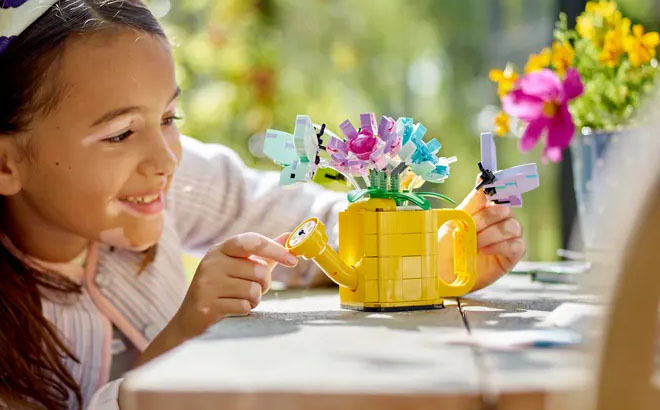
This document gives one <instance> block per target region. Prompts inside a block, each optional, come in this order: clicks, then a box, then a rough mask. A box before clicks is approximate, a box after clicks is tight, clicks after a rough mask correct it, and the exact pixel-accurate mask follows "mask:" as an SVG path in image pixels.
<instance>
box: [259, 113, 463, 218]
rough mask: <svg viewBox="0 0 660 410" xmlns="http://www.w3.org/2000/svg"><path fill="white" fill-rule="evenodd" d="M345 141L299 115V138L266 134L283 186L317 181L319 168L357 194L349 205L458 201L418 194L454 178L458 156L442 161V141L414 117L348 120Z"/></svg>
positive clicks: (266, 148) (365, 116) (281, 133)
mask: <svg viewBox="0 0 660 410" xmlns="http://www.w3.org/2000/svg"><path fill="white" fill-rule="evenodd" d="M339 129H340V130H341V133H342V134H343V138H341V137H339V136H337V135H336V134H334V133H332V132H331V131H329V130H328V129H326V126H325V124H322V125H320V126H319V125H315V124H313V123H312V120H311V119H310V118H309V117H308V116H306V115H298V117H297V118H296V123H295V127H294V131H293V134H290V133H288V132H284V131H279V130H272V129H269V130H267V131H266V140H265V142H264V153H265V154H266V155H267V156H268V157H270V158H271V159H272V160H273V161H275V162H276V163H278V164H280V165H282V166H283V167H284V168H283V170H282V172H281V174H280V183H281V184H282V185H288V184H292V183H295V182H306V181H311V180H312V178H313V177H314V175H315V174H316V172H317V170H319V169H328V168H330V169H333V170H335V171H336V172H338V173H339V174H341V175H343V177H344V178H345V179H346V180H348V181H349V182H350V183H351V184H352V185H353V188H354V190H353V191H350V192H349V193H348V200H349V202H356V201H358V200H360V199H362V198H367V197H369V198H374V199H375V198H381V199H392V200H393V201H394V202H395V203H396V205H406V204H412V205H416V206H418V207H419V208H421V209H424V210H428V209H430V203H429V201H428V198H438V199H443V200H446V201H448V202H450V203H452V204H453V203H454V201H453V200H451V199H450V198H448V197H446V196H445V195H442V194H439V193H436V192H414V190H415V189H417V188H419V187H421V185H422V184H423V183H424V182H427V181H428V182H433V183H441V182H444V181H445V180H446V179H447V177H449V166H450V164H451V163H453V162H454V161H456V157H449V158H446V157H439V156H438V155H437V152H438V151H439V150H440V149H441V147H442V146H441V145H440V142H438V140H437V139H432V140H431V141H429V142H425V141H424V140H423V137H424V135H425V134H426V127H424V125H422V124H420V123H414V122H413V119H412V118H399V119H398V120H397V121H395V120H394V119H392V118H390V117H388V116H385V115H383V116H382V117H381V118H380V121H379V122H378V125H376V116H375V115H374V114H373V113H365V114H361V115H360V127H359V128H358V129H356V128H355V126H354V125H353V124H352V123H351V121H350V120H346V121H344V122H342V123H341V124H339Z"/></svg>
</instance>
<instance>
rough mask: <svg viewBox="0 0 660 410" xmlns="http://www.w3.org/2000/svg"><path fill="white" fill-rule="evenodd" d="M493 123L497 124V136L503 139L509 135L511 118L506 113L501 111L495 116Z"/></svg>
mask: <svg viewBox="0 0 660 410" xmlns="http://www.w3.org/2000/svg"><path fill="white" fill-rule="evenodd" d="M493 123H494V124H495V134H497V135H499V136H500V137H503V136H505V135H506V134H508V133H509V116H508V115H507V114H506V113H505V112H504V111H500V113H499V114H497V115H496V116H495V119H494V120H493Z"/></svg>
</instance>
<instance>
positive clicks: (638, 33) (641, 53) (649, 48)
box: [624, 24, 660, 67]
mask: <svg viewBox="0 0 660 410" xmlns="http://www.w3.org/2000/svg"><path fill="white" fill-rule="evenodd" d="M659 44H660V36H659V35H658V33H656V32H650V33H644V27H643V26H642V25H641V24H635V26H634V27H633V34H632V35H631V36H628V37H626V38H625V39H624V48H625V50H626V51H627V52H628V58H630V62H631V63H632V65H633V66H634V67H639V66H640V65H642V64H646V63H648V62H649V61H651V59H653V57H655V49H656V48H657V47H658V45H659Z"/></svg>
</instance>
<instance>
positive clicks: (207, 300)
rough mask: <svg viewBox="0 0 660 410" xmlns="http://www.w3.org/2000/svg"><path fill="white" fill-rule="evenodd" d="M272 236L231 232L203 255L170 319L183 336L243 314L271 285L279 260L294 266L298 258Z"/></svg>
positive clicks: (193, 334)
mask: <svg viewBox="0 0 660 410" xmlns="http://www.w3.org/2000/svg"><path fill="white" fill-rule="evenodd" d="M287 237H288V234H283V235H280V236H279V237H277V238H276V239H275V240H272V239H269V238H266V237H265V236H262V235H259V234H257V233H244V234H240V235H236V236H232V237H230V238H228V239H227V240H225V241H224V242H222V243H220V244H218V245H216V246H214V247H213V248H211V249H210V250H209V251H208V252H207V254H206V256H204V258H203V259H202V261H201V262H200V264H199V266H198V267H197V271H196V272H195V276H194V278H193V280H192V283H191V284H190V288H188V293H187V294H186V297H185V299H184V300H183V303H182V304H181V307H180V308H179V311H178V312H177V313H176V315H175V316H174V318H173V319H172V322H174V323H173V324H176V326H177V328H178V329H179V331H180V332H181V333H182V335H184V336H185V337H186V338H189V337H194V336H197V335H199V334H200V333H202V332H204V331H205V330H206V328H208V327H209V326H211V325H212V324H214V323H216V322H217V321H219V320H221V319H223V318H225V317H227V316H245V315H247V314H249V313H250V310H252V309H254V308H255V307H257V305H258V304H259V302H260V301H261V295H263V294H264V293H266V292H267V291H268V289H269V288H270V283H271V271H272V270H273V268H274V267H275V266H276V265H277V264H278V263H280V264H282V265H285V266H289V267H293V266H296V264H297V263H298V259H297V258H296V257H295V256H294V255H292V254H291V253H289V252H288V251H287V250H286V248H284V246H283V245H282V244H283V243H284V240H286V238H287Z"/></svg>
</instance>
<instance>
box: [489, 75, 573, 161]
mask: <svg viewBox="0 0 660 410" xmlns="http://www.w3.org/2000/svg"><path fill="white" fill-rule="evenodd" d="M583 91H584V86H583V85H582V80H581V79H580V74H579V73H578V72H577V70H575V69H574V68H569V69H568V70H567V71H566V78H564V81H563V82H562V81H561V79H560V78H559V77H558V76H557V74H555V73H554V72H553V71H551V70H549V69H543V70H540V71H535V72H533V73H530V74H527V75H525V76H523V77H521V78H520V79H519V80H518V81H517V82H516V85H515V87H514V89H513V91H511V92H510V93H509V94H507V95H505V96H504V97H502V108H504V111H505V112H506V113H507V114H509V115H511V116H513V117H516V118H518V119H520V120H522V121H525V122H526V123H527V128H526V129H525V132H524V133H523V136H522V139H521V140H520V149H521V150H522V151H529V150H530V149H532V148H533V147H534V146H535V145H536V143H537V142H538V140H539V138H541V135H542V134H543V133H544V132H546V146H545V148H544V149H543V158H544V159H545V158H549V159H550V160H551V161H553V162H557V161H559V160H561V151H562V149H564V148H566V147H567V146H568V144H569V143H570V142H571V139H572V138H573V134H574V133H575V124H574V123H573V118H572V117H571V113H570V112H569V111H568V102H569V101H570V100H572V99H574V98H577V97H578V96H580V95H581V94H582V92H583Z"/></svg>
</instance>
